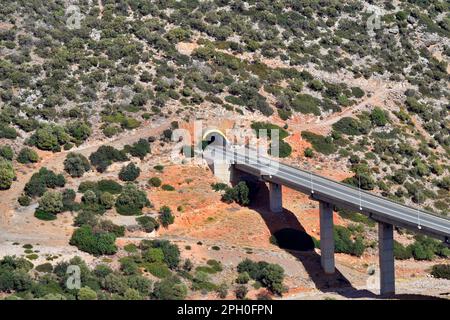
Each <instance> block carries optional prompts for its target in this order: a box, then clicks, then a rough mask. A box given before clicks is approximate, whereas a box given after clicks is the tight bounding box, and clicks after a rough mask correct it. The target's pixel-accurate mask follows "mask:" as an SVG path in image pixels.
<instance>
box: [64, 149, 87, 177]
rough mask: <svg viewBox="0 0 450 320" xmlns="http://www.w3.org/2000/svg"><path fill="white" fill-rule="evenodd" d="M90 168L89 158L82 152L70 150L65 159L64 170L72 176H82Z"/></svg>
mask: <svg viewBox="0 0 450 320" xmlns="http://www.w3.org/2000/svg"><path fill="white" fill-rule="evenodd" d="M90 169H91V165H90V163H89V160H88V159H87V158H86V157H85V156H83V155H82V154H79V153H73V152H70V153H69V154H68V155H67V157H66V160H64V170H65V171H66V172H67V173H68V174H69V175H70V176H71V177H72V178H79V177H82V176H83V174H84V173H85V172H87V171H89V170H90Z"/></svg>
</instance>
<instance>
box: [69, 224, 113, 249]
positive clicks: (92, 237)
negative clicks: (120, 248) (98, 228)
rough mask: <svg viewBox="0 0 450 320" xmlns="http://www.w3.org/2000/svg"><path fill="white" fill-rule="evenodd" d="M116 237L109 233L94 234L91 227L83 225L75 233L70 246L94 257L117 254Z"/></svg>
mask: <svg viewBox="0 0 450 320" xmlns="http://www.w3.org/2000/svg"><path fill="white" fill-rule="evenodd" d="M115 241H116V236H115V235H114V234H113V233H109V232H98V233H94V231H93V230H92V227H91V226H88V225H83V226H81V227H80V228H78V229H77V230H75V231H74V233H73V234H72V237H71V239H70V244H71V245H74V246H76V247H77V248H78V249H80V250H81V251H84V252H88V253H91V254H93V255H103V254H115V253H116V252H117V247H116V245H115Z"/></svg>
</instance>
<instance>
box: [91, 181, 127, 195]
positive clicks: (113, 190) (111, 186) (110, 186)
mask: <svg viewBox="0 0 450 320" xmlns="http://www.w3.org/2000/svg"><path fill="white" fill-rule="evenodd" d="M96 188H97V189H98V190H99V191H101V192H108V193H110V194H119V193H121V192H122V185H120V184H119V183H117V182H115V181H114V180H100V181H98V182H97V187H96Z"/></svg>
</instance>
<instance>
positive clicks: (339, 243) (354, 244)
mask: <svg viewBox="0 0 450 320" xmlns="http://www.w3.org/2000/svg"><path fill="white" fill-rule="evenodd" d="M333 231H334V243H335V251H336V252H339V253H347V254H351V255H354V256H357V257H360V256H361V255H362V254H363V253H364V250H365V246H364V243H363V242H362V239H361V238H359V237H357V238H356V240H352V239H351V237H352V233H351V231H350V230H349V229H348V228H346V227H343V226H335V227H334V230H333Z"/></svg>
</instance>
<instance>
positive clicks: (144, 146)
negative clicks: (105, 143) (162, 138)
mask: <svg viewBox="0 0 450 320" xmlns="http://www.w3.org/2000/svg"><path fill="white" fill-rule="evenodd" d="M129 153H130V154H131V155H132V156H133V157H138V158H140V159H141V160H142V159H144V157H145V156H146V155H147V154H149V153H150V144H149V143H148V141H147V140H145V139H139V141H138V142H135V143H134V144H133V145H132V146H131V148H130V149H129Z"/></svg>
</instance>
